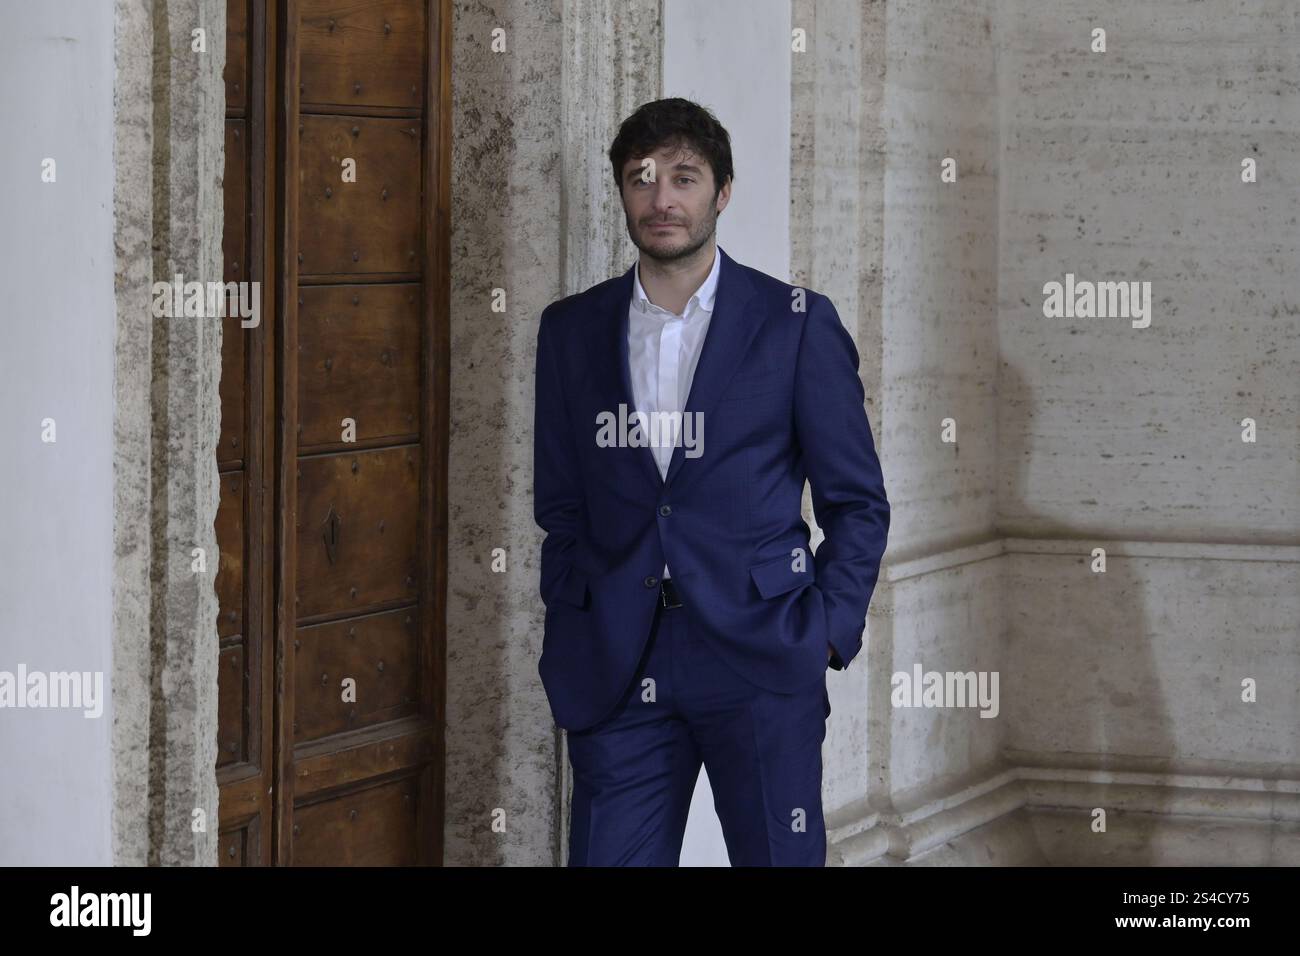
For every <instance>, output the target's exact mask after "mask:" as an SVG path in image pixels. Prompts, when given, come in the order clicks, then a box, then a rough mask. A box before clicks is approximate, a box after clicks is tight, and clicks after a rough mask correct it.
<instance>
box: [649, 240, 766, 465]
mask: <svg viewBox="0 0 1300 956" xmlns="http://www.w3.org/2000/svg"><path fill="white" fill-rule="evenodd" d="M718 255H720V256H721V257H722V265H721V266H720V267H719V271H718V293H717V297H716V298H715V299H714V302H713V317H712V318H710V319H709V331H708V334H707V335H705V336H704V345H703V347H702V349H701V351H700V361H699V364H698V365H697V366H696V367H695V377H694V378H692V379H691V391H690V394H689V395H688V396H687V397H686V408H685V409H684V412H685V415H684V416H683V423H682V433H683V436H685V420H684V419H685V416H687V415H689V416H692V417H694V418H695V420H696V421H697V422H703V423H705V425H704V426H703V427H702V429H701V428H699V427H697V428H696V429H695V432H694V434H693V438H694V440H695V441H696V442H699V441H700V439H701V436H703V438H704V439H705V442H704V453H705V454H708V449H709V445H708V441H707V439H708V428H707V422H708V419H709V415H710V413H712V411H713V408H714V406H715V405H717V403H718V399H719V398H720V397H721V396H722V392H723V390H724V389H726V387H727V384H728V383H729V382H730V381H731V378H732V376H733V375H735V374H736V370H737V369H738V368H739V367H740V361H741V359H743V358H744V357H745V353H746V352H747V351H749V344H750V342H752V341H753V340H754V335H755V334H756V333H757V332H758V327H759V326H760V325H761V324H762V319H763V318H764V315H762V314H760V313H758V312H756V311H753V310H752V309H749V308H747V307H748V306H749V303H750V300H751V299H753V297H754V292H755V290H754V287H753V285H752V284H751V283H750V281H749V279H748V278H746V277H745V274H744V273H743V272H741V271H740V268H739V267H738V266H737V265H736V263H735V261H734V260H733V259H732V258H731V257H730V256H728V255H727V254H726V253H725V252H723V251H722V247H721V246H719V247H718ZM697 413H698V416H697ZM685 460H686V449H685V445H684V442H683V443H679V444H678V445H677V447H676V448H674V449H673V457H672V460H671V461H670V462H669V463H668V477H667V478H666V479H665V480H664V484H665V485H671V484H672V483H673V479H674V478H675V477H676V476H677V472H679V471H680V470H681V468H682V464H683V462H684V461H685ZM658 473H659V472H658V469H656V470H655V474H658Z"/></svg>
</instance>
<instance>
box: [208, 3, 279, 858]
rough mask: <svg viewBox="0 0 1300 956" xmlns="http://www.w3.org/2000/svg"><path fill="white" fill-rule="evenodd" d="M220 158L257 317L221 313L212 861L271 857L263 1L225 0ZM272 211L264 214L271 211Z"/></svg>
mask: <svg viewBox="0 0 1300 956" xmlns="http://www.w3.org/2000/svg"><path fill="white" fill-rule="evenodd" d="M226 7H227V9H226V25H227V35H226V70H225V81H226V135H225V146H226V157H225V174H224V178H223V194H224V201H225V217H224V233H223V235H222V260H223V264H222V273H223V280H224V281H226V282H258V283H260V287H261V297H260V298H261V301H260V307H261V309H260V318H261V322H260V324H259V325H258V326H256V327H250V328H244V327H243V326H242V325H241V321H240V317H239V316H238V315H234V316H230V317H228V318H225V319H222V320H221V329H222V339H221V384H220V393H221V437H220V443H219V445H218V447H217V469H218V471H219V472H220V499H219V504H218V508H217V519H216V534H217V544H218V546H219V549H220V555H219V559H218V568H217V573H216V581H215V588H216V591H217V599H218V606H219V613H218V618H217V636H218V642H219V647H218V649H217V653H218V668H217V679H218V688H217V689H218V694H217V783H218V787H219V793H220V805H219V807H218V817H219V824H218V825H219V845H220V854H221V859H220V862H221V865H222V866H243V865H258V864H269V863H271V862H272V860H271V843H270V841H269V840H267V839H265V838H264V835H265V834H266V833H269V832H270V828H271V808H272V799H271V790H272V787H273V785H274V782H273V779H272V770H273V764H272V762H271V760H270V755H271V752H272V740H273V738H272V736H271V733H272V729H273V722H272V717H273V706H272V704H273V702H272V682H273V679H274V673H273V671H272V666H273V660H274V654H273V653H272V644H271V640H272V638H273V633H274V632H273V630H272V627H271V625H272V621H273V616H272V608H271V598H270V593H271V592H270V588H269V584H270V581H271V578H270V570H271V567H270V565H271V562H270V545H271V540H270V535H269V524H270V519H271V510H270V509H271V505H272V501H271V495H270V494H269V493H268V491H269V489H271V488H272V487H273V486H272V483H271V476H272V472H271V471H270V470H269V466H270V462H269V458H270V455H269V452H268V448H267V444H266V439H267V436H268V429H267V424H266V420H267V416H268V415H269V414H270V413H271V411H272V409H270V408H269V407H268V405H267V402H266V400H265V397H266V394H267V387H268V381H269V378H270V374H271V369H272V366H273V364H274V363H273V358H274V356H273V355H270V354H269V352H268V349H269V348H270V345H271V344H272V336H271V334H270V331H269V330H270V329H271V328H272V327H273V322H274V295H273V293H272V291H271V289H270V287H269V285H268V283H267V282H266V281H265V279H266V273H267V269H268V268H269V266H270V257H269V255H268V250H267V238H268V237H267V231H266V221H267V215H268V208H269V203H270V200H271V195H272V193H271V192H270V191H269V190H268V187H269V186H270V182H269V180H268V178H267V175H266V170H267V162H268V159H267V157H268V152H269V150H270V147H271V141H270V137H269V136H268V128H267V122H266V118H267V116H268V115H270V112H269V109H268V107H269V105H270V104H269V102H268V93H269V91H270V90H271V89H273V88H274V74H273V65H272V64H269V63H268V61H267V58H266V48H267V44H268V43H269V42H271V36H270V34H271V33H272V24H271V22H270V21H268V18H267V0H227V5H226ZM272 212H273V210H272Z"/></svg>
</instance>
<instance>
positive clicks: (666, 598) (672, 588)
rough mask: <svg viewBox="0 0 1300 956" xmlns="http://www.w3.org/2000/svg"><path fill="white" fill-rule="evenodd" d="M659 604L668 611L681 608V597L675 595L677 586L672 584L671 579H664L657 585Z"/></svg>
mask: <svg viewBox="0 0 1300 956" xmlns="http://www.w3.org/2000/svg"><path fill="white" fill-rule="evenodd" d="M659 603H660V604H661V605H663V606H664V607H665V608H669V609H671V608H675V607H681V606H682V599H681V596H680V595H679V594H678V593H677V585H675V584H673V579H672V578H664V579H663V582H662V583H661V584H660V585H659Z"/></svg>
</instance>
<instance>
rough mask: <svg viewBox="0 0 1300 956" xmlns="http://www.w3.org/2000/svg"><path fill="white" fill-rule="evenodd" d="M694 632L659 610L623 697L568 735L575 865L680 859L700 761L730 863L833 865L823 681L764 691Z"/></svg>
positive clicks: (682, 616) (674, 612) (680, 617)
mask: <svg viewBox="0 0 1300 956" xmlns="http://www.w3.org/2000/svg"><path fill="white" fill-rule="evenodd" d="M692 631H693V629H692V628H691V626H690V624H689V619H688V611H687V610H686V609H685V608H684V607H677V608H664V607H662V606H660V607H659V608H658V611H657V613H656V615H655V619H654V625H653V627H652V629H651V633H650V638H649V640H648V642H647V645H646V649H645V652H644V653H643V654H642V658H641V662H640V665H639V667H638V669H637V674H636V677H635V678H634V679H633V680H632V681H631V682H630V684H629V685H628V688H627V691H626V693H625V694H624V696H623V698H622V700H620V702H619V703H618V705H617V706H616V707H615V708H614V710H613V711H612V712H611V713H610V714H609V715H608V716H606V717H605V718H604V719H602V720H601V721H600V723H598V724H596V725H595V726H593V727H589V728H587V729H585V730H582V731H576V732H575V731H569V732H568V744H569V764H570V766H571V767H572V768H573V803H572V810H571V814H570V817H569V865H570V866H677V865H678V864H679V859H680V856H681V848H682V837H683V834H684V832H685V829H686V816H687V812H688V811H689V809H690V805H691V795H692V793H693V792H694V790H695V782H696V778H697V777H698V776H699V773H700V766H701V763H702V764H703V766H704V767H705V769H706V771H707V772H708V775H709V783H710V785H711V786H712V788H713V803H714V808H715V810H716V811H717V814H718V819H719V821H720V822H721V824H722V833H723V837H724V839H725V840H726V843H727V856H728V857H729V858H730V860H731V865H732V866H825V865H826V823H825V819H824V818H823V816H822V801H821V789H822V741H823V740H824V739H825V737H826V718H827V717H829V716H830V711H831V706H830V697H829V695H828V694H827V691H826V679H825V677H824V676H823V678H822V680H820V681H817V682H815V683H813V684H812V685H810V686H809V687H807V688H806V689H803V690H800V691H799V692H797V693H794V694H778V693H775V692H773V691H769V690H765V689H763V688H760V687H757V686H755V685H753V684H751V683H749V682H748V681H747V680H745V679H744V678H742V677H741V676H740V675H739V674H737V673H736V672H735V671H734V670H732V669H731V668H730V666H728V665H727V664H726V663H724V662H723V660H722V659H721V657H719V655H718V654H717V652H716V651H714V649H713V648H712V647H711V646H710V645H709V644H708V643H707V642H706V640H704V639H702V638H701V637H700V636H698V635H697V634H694V633H692ZM648 681H652V682H653V683H652V684H650V683H648Z"/></svg>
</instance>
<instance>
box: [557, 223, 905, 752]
mask: <svg viewBox="0 0 1300 956" xmlns="http://www.w3.org/2000/svg"><path fill="white" fill-rule="evenodd" d="M718 254H719V255H720V256H721V257H722V264H721V266H720V267H719V276H718V289H717V298H716V300H715V302H714V311H713V316H712V319H711V320H710V323H709V329H708V333H707V335H706V336H705V340H704V345H703V348H702V351H701V354H700V360H699V364H698V366H697V368H696V371H695V376H694V378H693V380H692V384H691V390H690V395H689V397H688V398H687V401H686V407H685V413H686V415H687V416H690V415H692V414H693V413H696V412H699V413H702V420H703V431H702V436H703V442H702V446H701V447H702V451H703V453H702V454H700V455H699V456H698V457H689V456H688V455H687V454H686V451H687V449H686V448H685V447H684V445H679V446H678V447H676V448H674V450H673V456H672V460H671V464H670V466H669V469H668V475H667V479H666V480H665V479H663V478H661V477H660V475H659V469H658V467H657V466H656V465H655V461H654V455H653V451H652V450H651V449H650V448H649V447H648V446H642V447H601V444H600V443H599V442H598V441H597V432H598V416H599V415H600V413H602V412H608V413H611V414H612V415H614V416H615V417H618V414H619V405H620V403H622V404H624V405H625V406H626V408H627V414H628V415H629V416H630V415H631V414H632V412H633V410H634V405H633V401H632V387H631V380H630V374H629V368H628V354H627V329H628V306H629V304H630V302H631V297H632V284H633V275H632V273H633V270H632V269H628V271H627V272H625V273H624V274H623V275H622V276H619V277H617V278H614V279H610V280H608V281H606V282H602V283H600V284H599V285H596V286H593V287H592V288H590V289H588V290H586V291H585V292H581V293H578V294H575V295H571V296H568V297H567V298H564V299H561V300H560V301H558V302H554V303H552V304H551V305H549V306H547V307H546V309H545V310H544V311H543V312H542V318H541V326H540V328H539V329H538V333H537V379H536V409H535V415H536V417H535V420H534V432H533V437H534V449H533V451H534V457H533V480H534V489H533V490H534V515H535V518H536V521H537V523H538V524H539V525H540V526H541V527H542V529H544V530H545V532H546V537H545V540H544V541H543V542H542V551H541V597H542V600H543V602H544V603H545V605H546V625H545V633H544V636H543V642H542V656H541V660H540V662H539V665H538V670H539V672H540V674H541V678H542V682H543V685H544V686H545V688H546V693H547V697H548V699H549V701H550V705H551V712H552V714H553V716H554V718H555V722H556V724H557V725H558V726H560V727H564V728H566V729H569V730H581V729H584V728H586V727H589V726H591V725H592V724H595V723H597V722H598V721H599V720H601V719H602V718H603V717H605V716H606V715H608V714H609V713H610V712H611V711H612V710H613V708H614V706H615V705H616V704H617V703H618V702H619V701H620V700H621V698H622V695H623V693H624V692H625V691H626V690H627V687H628V684H629V683H630V681H631V680H632V679H633V678H634V677H635V676H636V675H635V671H636V667H637V665H638V663H639V661H640V658H641V653H642V651H643V649H644V648H645V643H646V640H647V638H648V637H649V633H650V628H651V625H652V619H653V615H654V613H655V605H656V603H657V602H658V601H659V580H660V575H661V574H662V572H663V565H664V561H665V559H666V560H667V563H668V573H669V574H670V575H671V577H672V579H673V582H674V584H676V585H677V589H678V591H679V592H680V594H681V595H682V601H683V604H684V607H683V608H682V609H681V610H680V611H678V612H675V613H685V614H688V615H690V620H691V624H692V627H693V628H694V629H698V630H697V633H699V634H700V635H701V637H702V639H704V640H707V641H709V642H710V643H711V645H712V646H713V647H714V648H715V649H716V650H717V652H718V653H719V654H720V655H721V656H722V658H723V660H725V661H726V662H727V663H728V664H729V665H731V666H732V667H733V668H734V669H735V670H736V671H737V672H738V673H739V674H740V675H741V676H742V677H744V678H746V679H748V680H749V681H751V682H752V683H754V684H757V685H758V686H760V687H763V688H767V689H769V690H773V691H777V692H780V693H793V692H794V691H796V690H800V689H802V688H805V687H807V686H808V685H809V684H810V683H812V682H813V681H816V680H821V679H823V678H824V676H825V673H826V668H827V667H828V666H830V667H832V668H834V669H837V670H838V669H842V668H843V667H847V666H848V665H849V663H850V662H851V661H852V660H853V659H854V657H855V656H857V654H858V651H859V650H861V647H862V630H863V625H864V621H865V619H866V615H867V605H868V604H869V603H870V600H871V594H872V591H873V590H874V588H875V585H876V579H877V576H878V575H879V572H880V560H881V556H882V555H883V553H884V550H885V539H886V535H887V532H888V530H889V502H888V499H887V498H886V496H885V485H884V478H883V476H882V474H881V470H880V461H879V459H878V458H877V455H876V449H875V445H874V443H873V441H872V437H871V427H870V424H869V423H868V421H867V415H866V411H865V408H864V405H863V388H862V383H861V382H860V381H859V379H858V352H857V349H856V348H855V347H854V344H853V340H852V338H850V336H849V334H848V332H847V331H846V330H845V328H844V326H843V324H841V322H840V318H839V315H838V314H837V313H836V311H835V307H834V306H833V305H831V302H830V300H829V299H827V298H826V297H825V296H823V295H820V294H818V293H816V292H813V291H811V290H802V289H800V290H797V291H796V287H795V286H791V285H788V284H787V283H785V282H781V281H780V280H778V279H775V278H773V277H771V276H768V275H765V274H764V273H762V272H759V271H758V270H756V269H751V268H749V267H748V266H744V265H741V264H740V263H737V262H736V261H735V260H733V259H732V258H731V257H730V256H728V255H727V254H726V253H725V252H723V251H722V249H721V248H720V247H719V249H718ZM800 298H802V299H803V301H802V303H801V302H800ZM805 478H807V479H808V480H809V482H810V483H811V486H812V501H813V511H814V515H815V517H816V519H817V524H818V526H820V527H821V529H822V531H823V532H824V533H825V538H824V540H823V541H822V542H821V544H820V545H819V546H818V548H817V552H816V555H815V556H814V555H813V554H812V553H811V551H810V550H809V547H808V540H809V535H810V529H809V527H808V523H807V522H806V521H804V520H803V516H802V513H801V502H802V497H803V486H804V479H805ZM801 555H802V560H801ZM828 643H829V644H830V645H831V646H832V647H833V648H834V651H835V654H836V656H837V658H838V660H837V661H834V662H831V663H830V664H829V665H828V662H827V644H828Z"/></svg>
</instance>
